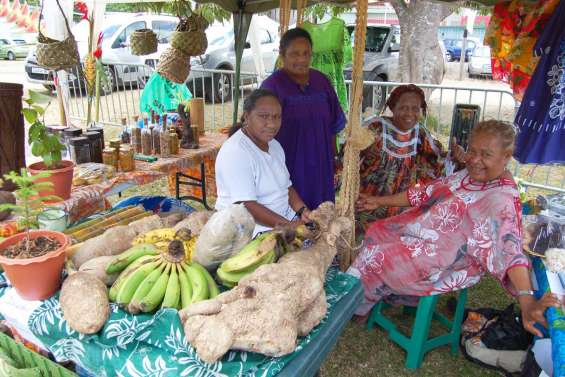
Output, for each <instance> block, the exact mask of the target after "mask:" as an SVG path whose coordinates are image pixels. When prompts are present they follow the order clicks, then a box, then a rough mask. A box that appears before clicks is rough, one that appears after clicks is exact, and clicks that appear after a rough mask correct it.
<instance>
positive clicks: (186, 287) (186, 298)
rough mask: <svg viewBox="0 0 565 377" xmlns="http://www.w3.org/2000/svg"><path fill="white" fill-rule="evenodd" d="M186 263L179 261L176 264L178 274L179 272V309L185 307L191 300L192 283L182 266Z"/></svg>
mask: <svg viewBox="0 0 565 377" xmlns="http://www.w3.org/2000/svg"><path fill="white" fill-rule="evenodd" d="M185 265H186V263H184V262H183V263H181V264H179V266H178V274H179V283H180V298H181V304H180V307H181V309H184V308H186V307H187V306H188V305H190V304H191V302H192V284H191V283H190V279H189V278H188V276H187V275H186V272H185V270H184V269H183V266H185Z"/></svg>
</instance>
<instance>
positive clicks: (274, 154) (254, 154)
mask: <svg viewBox="0 0 565 377" xmlns="http://www.w3.org/2000/svg"><path fill="white" fill-rule="evenodd" d="M216 186H217V190H218V199H217V201H216V209H217V210H221V209H224V208H226V207H228V206H230V205H231V204H233V203H236V202H244V201H256V202H257V203H259V204H261V205H263V206H265V207H267V208H268V209H270V210H271V211H273V212H275V213H277V214H279V215H281V216H282V217H284V218H286V219H288V220H292V218H293V217H294V215H295V213H294V211H293V210H292V208H291V207H290V204H289V202H288V188H289V187H290V186H292V183H291V181H290V174H289V173H288V169H287V168H286V164H285V157H284V151H283V149H282V147H281V145H280V144H279V142H278V141H276V140H274V139H273V140H272V141H270V142H269V152H264V151H262V150H261V149H259V147H258V146H256V145H255V143H253V141H252V140H251V139H249V138H248V137H247V136H246V135H245V134H244V133H243V132H242V131H241V130H238V131H237V132H236V133H235V134H233V135H232V136H231V137H230V138H229V139H228V140H227V141H226V142H225V143H224V144H223V145H222V148H220V151H219V152H218V156H217V157H216ZM269 229H271V228H268V227H266V226H263V225H259V224H257V225H256V226H255V231H254V235H255V234H257V233H259V232H264V231H266V230H269Z"/></svg>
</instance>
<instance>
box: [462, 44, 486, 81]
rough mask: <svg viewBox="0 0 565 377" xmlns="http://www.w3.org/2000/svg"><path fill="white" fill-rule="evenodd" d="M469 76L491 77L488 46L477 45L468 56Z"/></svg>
mask: <svg viewBox="0 0 565 377" xmlns="http://www.w3.org/2000/svg"><path fill="white" fill-rule="evenodd" d="M467 70H468V72H469V77H473V76H485V77H491V78H492V66H491V60H490V47H488V46H478V47H476V48H475V50H474V51H473V54H472V55H471V57H470V58H469V65H468V68H467Z"/></svg>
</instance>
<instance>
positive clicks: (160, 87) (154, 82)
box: [139, 71, 192, 115]
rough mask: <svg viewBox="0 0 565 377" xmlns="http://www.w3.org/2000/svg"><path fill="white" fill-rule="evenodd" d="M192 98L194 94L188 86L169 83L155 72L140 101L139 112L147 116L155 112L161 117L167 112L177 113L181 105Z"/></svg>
mask: <svg viewBox="0 0 565 377" xmlns="http://www.w3.org/2000/svg"><path fill="white" fill-rule="evenodd" d="M191 98H192V94H191V93H190V91H189V90H188V88H187V87H186V84H184V83H183V84H177V83H174V82H172V81H169V80H167V79H166V78H164V77H163V76H161V75H160V74H159V73H157V72H156V71H155V72H153V73H152V74H151V77H150V78H149V80H148V81H147V83H146V84H145V88H143V92H142V93H141V98H140V99H139V110H140V111H141V113H147V114H149V113H150V112H151V110H153V111H155V113H157V114H159V115H161V114H163V113H165V112H167V111H177V106H178V104H179V103H181V102H186V101H188V100H189V99H191Z"/></svg>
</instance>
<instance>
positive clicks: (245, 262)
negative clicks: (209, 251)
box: [216, 231, 288, 288]
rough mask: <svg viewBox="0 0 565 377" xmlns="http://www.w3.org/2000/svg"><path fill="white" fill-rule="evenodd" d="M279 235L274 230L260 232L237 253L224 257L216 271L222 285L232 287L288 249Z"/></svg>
mask: <svg viewBox="0 0 565 377" xmlns="http://www.w3.org/2000/svg"><path fill="white" fill-rule="evenodd" d="M279 235H280V234H279V233H278V232H275V231H273V232H267V233H262V234H260V235H258V236H257V237H256V238H255V239H253V240H252V241H251V242H249V243H248V244H247V245H245V247H244V248H243V249H241V251H240V252H239V253H237V254H235V255H234V256H232V257H230V258H228V259H226V260H225V261H224V262H223V263H222V264H221V265H220V267H219V268H218V270H217V271H216V274H217V276H218V279H219V280H220V281H221V283H222V285H224V286H226V287H228V288H232V287H234V286H236V285H237V283H238V282H239V280H240V279H241V278H243V277H244V276H246V275H248V274H250V273H252V272H253V271H255V270H256V269H257V268H259V266H262V265H264V264H269V263H274V262H276V260H277V259H278V258H279V257H280V256H282V254H284V253H286V252H287V251H288V250H287V248H286V247H285V246H286V245H285V243H284V242H282V241H283V240H281V239H280V237H279Z"/></svg>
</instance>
